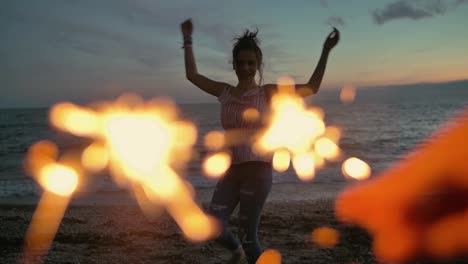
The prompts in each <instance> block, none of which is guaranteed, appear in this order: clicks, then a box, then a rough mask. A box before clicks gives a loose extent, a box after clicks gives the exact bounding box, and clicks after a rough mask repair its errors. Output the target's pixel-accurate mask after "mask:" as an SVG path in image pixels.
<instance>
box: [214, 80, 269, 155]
mask: <svg viewBox="0 0 468 264" xmlns="http://www.w3.org/2000/svg"><path fill="white" fill-rule="evenodd" d="M233 89H234V87H233V86H231V85H229V86H226V87H224V88H223V91H222V92H221V94H220V95H219V97H218V101H219V102H220V103H221V125H222V126H223V128H224V130H226V131H229V130H230V129H242V128H245V129H257V128H260V127H261V125H262V124H261V121H260V120H259V121H258V122H252V121H246V120H244V118H243V113H244V111H246V110H247V109H250V108H254V109H256V110H257V111H258V112H259V113H260V117H261V116H263V115H264V114H266V113H267V112H268V107H269V102H268V98H267V95H266V93H265V89H263V88H262V87H257V88H255V89H251V90H248V91H247V92H245V93H244V94H243V95H242V96H241V97H240V98H237V97H235V96H233V95H232V94H231V91H232V90H233ZM260 119H261V118H260ZM230 151H231V155H232V164H239V163H242V162H247V161H265V162H271V157H265V156H260V155H256V154H255V153H254V152H253V151H252V149H251V147H250V146H249V145H236V146H233V147H231V148H230Z"/></svg>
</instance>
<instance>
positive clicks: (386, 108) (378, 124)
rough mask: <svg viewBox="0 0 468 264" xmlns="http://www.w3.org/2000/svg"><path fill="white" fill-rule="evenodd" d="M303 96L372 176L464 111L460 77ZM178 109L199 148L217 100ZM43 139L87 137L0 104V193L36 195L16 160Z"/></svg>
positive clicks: (101, 188)
mask: <svg viewBox="0 0 468 264" xmlns="http://www.w3.org/2000/svg"><path fill="white" fill-rule="evenodd" d="M307 102H308V104H309V105H314V106H319V107H321V108H322V109H323V110H324V112H325V122H326V125H333V126H338V127H340V128H341V130H342V138H341V140H340V144H339V145H340V148H341V149H342V150H343V152H344V154H345V157H351V156H354V157H357V158H360V159H362V160H364V161H366V162H367V163H368V164H369V165H370V166H371V168H372V175H376V174H378V173H379V172H381V171H382V170H384V169H385V168H387V167H388V166H391V164H392V163H393V162H395V161H397V160H399V159H400V158H402V157H404V155H405V153H407V152H408V151H409V150H410V149H412V148H413V147H414V146H416V145H417V144H419V143H422V142H424V140H426V138H427V137H428V136H430V135H431V133H432V132H434V131H435V130H437V129H438V128H439V127H440V126H442V125H443V124H444V123H445V122H447V121H448V120H449V119H450V118H451V117H452V116H454V115H456V114H457V113H458V112H461V111H466V110H467V106H468V81H462V82H453V83H447V84H425V85H424V84H419V85H406V86H395V87H386V88H374V89H358V90H357V93H356V100H355V101H354V102H353V103H352V104H343V103H342V102H341V101H340V100H339V92H338V91H327V90H324V91H320V92H319V93H318V94H317V95H315V96H313V97H311V98H310V99H307ZM179 108H180V110H181V113H182V114H183V116H184V118H186V119H189V120H191V121H192V122H194V123H195V125H196V126H197V128H198V132H199V137H198V138H199V139H198V142H197V144H196V146H195V148H196V149H197V151H198V152H200V153H202V154H203V153H206V151H205V150H204V149H203V147H202V144H201V140H202V138H203V135H205V134H206V133H207V132H208V131H212V130H221V126H220V122H219V108H220V107H219V105H218V104H216V103H213V104H181V105H179ZM43 139H51V140H53V141H54V142H56V143H57V144H58V145H59V146H60V147H61V148H63V149H68V148H75V147H79V146H82V145H83V144H86V143H87V141H86V140H83V139H80V138H75V137H72V136H69V135H66V134H63V133H60V132H58V131H55V130H54V129H53V128H52V127H51V126H50V125H49V123H48V109H47V108H28V109H0V197H21V196H30V195H38V194H39V193H40V188H39V187H38V185H37V184H36V183H35V182H34V181H33V180H32V178H31V177H30V176H28V175H26V174H25V173H24V170H23V159H24V157H25V154H26V152H27V150H28V147H29V146H31V145H32V144H33V143H35V142H37V141H39V140H43ZM93 177H94V178H93V180H92V182H93V184H92V185H90V186H92V187H90V188H89V189H88V190H87V191H90V192H106V191H118V190H119V189H118V188H117V187H116V186H115V185H114V184H113V183H112V180H111V178H110V177H109V176H108V175H106V174H105V173H104V174H102V175H95V176H93ZM185 177H186V179H187V180H188V181H189V182H190V183H192V185H193V186H195V187H210V186H214V185H215V183H216V181H215V180H212V179H208V178H206V177H204V176H203V175H202V173H201V170H200V161H199V160H198V161H192V162H190V163H189V165H188V171H187V175H186V176H185ZM297 181H299V180H298V178H297V176H296V175H295V173H294V171H293V170H292V169H291V168H290V169H289V170H288V171H286V172H283V173H277V172H275V173H274V183H282V182H297ZM345 181H347V180H346V179H345V178H344V177H343V175H342V173H341V162H335V163H327V165H326V166H325V167H324V168H322V169H320V170H318V171H317V172H316V176H315V178H314V180H313V181H312V183H311V184H313V183H314V182H319V183H322V184H339V183H343V182H345Z"/></svg>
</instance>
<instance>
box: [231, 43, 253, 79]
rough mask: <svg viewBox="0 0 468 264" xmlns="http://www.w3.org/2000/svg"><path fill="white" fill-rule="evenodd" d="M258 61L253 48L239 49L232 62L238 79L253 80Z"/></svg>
mask: <svg viewBox="0 0 468 264" xmlns="http://www.w3.org/2000/svg"><path fill="white" fill-rule="evenodd" d="M257 68H258V61H257V57H256V56H255V52H254V51H253V50H241V51H239V53H238V54H237V58H236V61H235V63H234V70H235V71H236V75H237V78H238V79H239V81H241V80H242V81H249V80H252V79H253V80H255V74H256V73H257Z"/></svg>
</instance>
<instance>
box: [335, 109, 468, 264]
mask: <svg viewBox="0 0 468 264" xmlns="http://www.w3.org/2000/svg"><path fill="white" fill-rule="evenodd" d="M466 135H468V109H465V111H464V112H462V113H461V114H459V116H457V117H456V118H454V119H453V120H451V121H450V123H449V124H447V125H445V126H442V128H441V129H439V131H437V132H435V133H434V134H433V135H432V136H431V137H430V138H429V139H427V140H424V143H423V144H420V145H419V146H417V147H416V148H415V149H414V150H412V151H410V152H409V153H408V154H407V155H406V157H405V158H404V159H401V160H399V161H398V162H397V163H396V164H395V165H394V166H392V167H391V168H389V169H388V170H386V171H384V172H383V173H381V174H380V175H378V176H376V177H374V178H373V179H371V180H369V181H366V182H363V183H360V184H357V185H353V186H350V187H348V188H346V189H345V190H344V191H343V192H342V193H341V194H340V195H339V196H338V197H337V199H336V202H335V215H336V217H337V219H339V220H340V221H343V222H345V223H348V224H353V225H358V226H360V227H362V228H365V229H366V230H367V231H368V232H369V233H370V234H371V235H372V237H373V241H374V242H373V252H374V254H375V256H376V257H377V259H378V260H379V261H381V262H388V263H413V262H417V261H418V260H421V259H423V260H434V261H436V262H437V261H442V262H444V263H449V262H450V261H451V260H454V261H455V259H457V258H458V257H463V256H466V252H468V239H467V235H466V234H467V233H468V222H467V219H468V207H467V205H468V202H467V201H468V195H467V193H468V166H467V165H466V158H467V157H468V144H467V142H468V141H467V140H466ZM395 241H398V243H395ZM423 262H424V261H423Z"/></svg>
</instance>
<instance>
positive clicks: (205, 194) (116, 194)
mask: <svg viewBox="0 0 468 264" xmlns="http://www.w3.org/2000/svg"><path fill="white" fill-rule="evenodd" d="M348 185H350V183H347V182H343V183H341V182H334V183H314V182H309V183H301V182H297V183H275V184H273V185H272V189H271V191H270V194H269V196H268V199H267V203H268V202H270V201H282V202H288V201H311V200H317V199H332V198H335V197H336V196H337V195H338V193H339V192H340V191H341V190H343V189H344V188H345V187H346V186H348ZM213 190H214V187H197V188H195V200H196V201H197V202H209V200H210V198H211V194H212V193H213ZM39 198H40V196H35V195H34V196H33V195H29V196H19V197H1V198H0V206H9V205H12V206H21V205H29V206H33V205H36V204H37V202H38V200H39ZM96 205H100V206H106V205H107V206H118V205H137V203H136V201H135V200H134V198H133V197H132V196H131V194H130V192H128V191H127V190H116V191H100V192H86V193H78V194H76V195H75V196H74V197H73V199H72V201H71V203H70V205H69V206H71V207H74V206H96Z"/></svg>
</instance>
